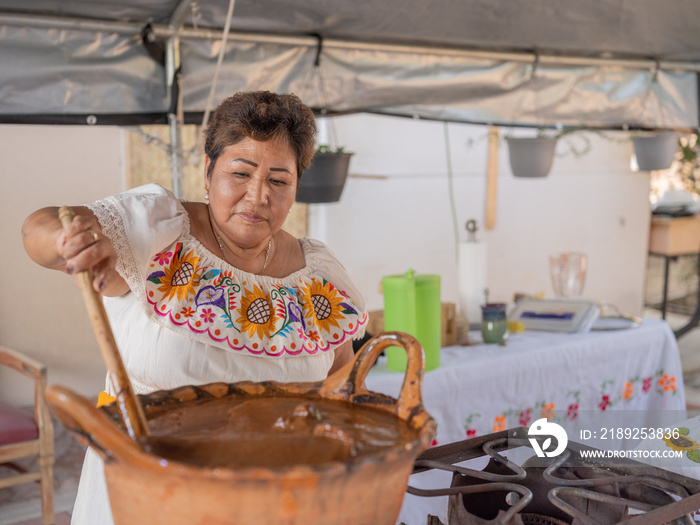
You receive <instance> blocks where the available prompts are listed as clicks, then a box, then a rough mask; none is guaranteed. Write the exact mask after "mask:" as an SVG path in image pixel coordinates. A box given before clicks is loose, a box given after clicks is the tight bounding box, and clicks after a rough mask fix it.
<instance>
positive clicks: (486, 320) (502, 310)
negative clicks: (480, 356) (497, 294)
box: [481, 303, 508, 344]
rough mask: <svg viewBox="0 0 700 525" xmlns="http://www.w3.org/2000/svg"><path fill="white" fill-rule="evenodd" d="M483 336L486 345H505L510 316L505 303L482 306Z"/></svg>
mask: <svg viewBox="0 0 700 525" xmlns="http://www.w3.org/2000/svg"><path fill="white" fill-rule="evenodd" d="M481 336H482V338H483V339H484V343H489V344H491V343H505V341H506V339H507V338H508V315H507V314H506V304H505V303H488V304H482V305H481Z"/></svg>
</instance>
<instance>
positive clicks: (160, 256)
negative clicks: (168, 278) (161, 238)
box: [153, 252, 173, 266]
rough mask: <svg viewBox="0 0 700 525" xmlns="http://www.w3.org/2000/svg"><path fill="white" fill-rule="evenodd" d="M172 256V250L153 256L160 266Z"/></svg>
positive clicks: (166, 262)
mask: <svg viewBox="0 0 700 525" xmlns="http://www.w3.org/2000/svg"><path fill="white" fill-rule="evenodd" d="M172 256H173V252H165V253H163V252H161V253H158V254H156V256H155V257H154V258H153V261H154V262H157V263H158V264H160V265H161V266H163V265H164V264H168V263H169V262H170V258H171V257H172Z"/></svg>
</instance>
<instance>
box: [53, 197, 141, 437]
mask: <svg viewBox="0 0 700 525" xmlns="http://www.w3.org/2000/svg"><path fill="white" fill-rule="evenodd" d="M73 217H75V213H74V212H73V210H72V209H71V208H69V207H68V206H62V207H61V208H60V209H59V210H58V218H59V219H60V221H61V224H62V225H63V229H64V230H66V229H67V228H68V226H70V224H71V222H72V221H73ZM77 278H78V287H79V288H80V291H81V292H82V294H83V301H84V302H85V308H86V309H87V312H88V316H89V317H90V324H92V330H93V332H94V333H95V337H96V338H97V343H98V344H99V346H100V350H101V352H102V359H103V360H104V362H105V365H106V366H107V373H108V376H109V379H110V381H111V383H112V387H113V388H114V390H115V391H116V392H117V406H118V407H119V413H120V414H121V416H122V419H123V421H124V425H126V430H127V433H128V434H129V437H131V439H134V440H137V439H139V438H143V437H145V436H147V435H148V424H147V423H146V416H145V415H144V412H143V408H142V407H141V403H139V400H138V398H137V397H136V395H135V394H134V390H133V388H132V387H131V381H130V380H129V376H128V375H127V373H126V368H124V362H123V361H122V357H121V354H120V353H119V349H118V348H117V343H116V341H115V340H114V335H113V333H112V327H111V326H110V324H109V319H108V318H107V312H106V311H105V308H104V305H103V304H102V296H101V295H100V294H98V293H97V292H96V291H95V290H94V289H93V287H92V280H93V275H92V271H91V270H86V271H83V272H80V273H79V274H78V275H77Z"/></svg>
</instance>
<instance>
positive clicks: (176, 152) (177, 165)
mask: <svg viewBox="0 0 700 525" xmlns="http://www.w3.org/2000/svg"><path fill="white" fill-rule="evenodd" d="M192 1H193V0H180V2H179V3H178V5H177V6H176V7H175V9H174V10H173V12H172V14H171V16H170V20H169V22H168V28H169V29H170V30H172V31H173V33H172V35H171V36H169V37H168V40H167V41H166V43H165V78H166V83H167V87H168V93H170V97H171V100H170V109H169V111H168V126H169V128H170V178H171V180H172V185H173V193H174V194H175V196H176V197H177V198H178V199H179V198H181V197H182V168H181V162H180V149H181V143H182V140H181V126H182V122H183V116H182V99H181V97H182V95H181V89H180V35H179V31H180V29H181V28H182V25H183V23H184V21H185V18H186V16H187V13H188V12H189V9H190V6H191V4H192Z"/></svg>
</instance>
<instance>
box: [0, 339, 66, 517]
mask: <svg viewBox="0 0 700 525" xmlns="http://www.w3.org/2000/svg"><path fill="white" fill-rule="evenodd" d="M0 365H5V366H8V367H10V368H12V369H14V370H16V371H17V372H19V373H20V374H23V375H25V376H27V377H29V378H31V379H33V380H34V415H33V416H32V414H30V413H28V412H26V411H24V410H20V409H19V408H17V407H15V406H12V405H10V404H7V403H3V402H2V401H0V464H2V465H3V466H6V467H10V468H11V469H12V470H14V471H16V472H17V474H16V475H13V476H11V477H9V478H3V479H0V489H3V488H7V487H11V486H14V485H19V484H22V483H29V482H32V481H38V482H39V483H40V486H41V515H42V521H41V522H42V524H43V525H53V523H54V510H53V462H54V443H53V425H52V423H51V416H50V413H49V408H48V405H47V404H46V398H45V397H44V391H45V389H46V366H44V365H43V364H41V363H39V362H37V361H35V360H34V359H31V358H29V357H27V356H25V355H22V354H20V353H19V352H16V351H14V350H9V349H7V348H3V347H0ZM25 458H36V459H37V462H38V469H39V470H38V471H28V470H27V469H25V468H22V467H20V466H19V465H17V464H15V463H13V462H14V461H17V460H20V459H25Z"/></svg>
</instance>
